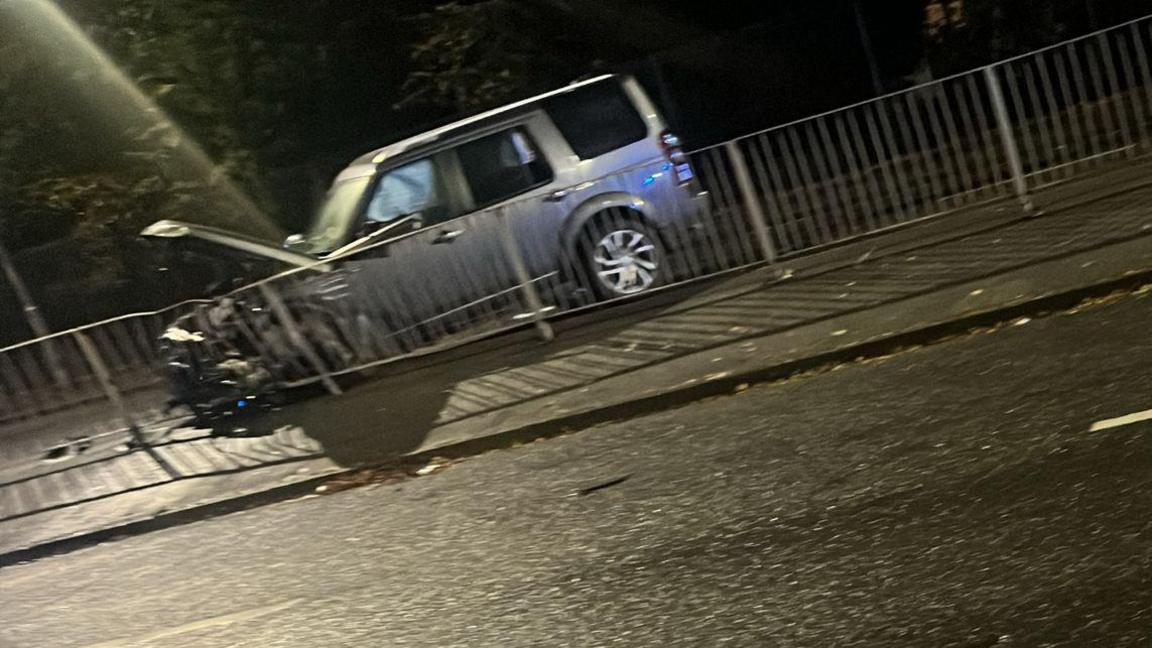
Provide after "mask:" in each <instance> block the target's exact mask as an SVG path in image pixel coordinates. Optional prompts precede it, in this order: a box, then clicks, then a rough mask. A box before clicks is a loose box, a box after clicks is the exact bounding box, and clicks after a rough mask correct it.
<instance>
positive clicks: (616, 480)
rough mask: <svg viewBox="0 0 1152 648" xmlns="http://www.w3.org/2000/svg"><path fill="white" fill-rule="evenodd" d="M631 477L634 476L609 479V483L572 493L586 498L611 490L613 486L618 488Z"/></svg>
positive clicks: (601, 483)
mask: <svg viewBox="0 0 1152 648" xmlns="http://www.w3.org/2000/svg"><path fill="white" fill-rule="evenodd" d="M631 477H632V475H621V476H620V477H613V478H612V479H609V480H608V481H605V482H600V483H599V484H595V485H593V486H588V487H587V488H581V489H580V490H578V491H576V492H575V493H572V496H575V497H584V496H586V495H591V494H592V493H595V492H596V491H602V490H604V489H605V488H611V487H613V486H618V485H620V484H623V483H624V482H626V481H628V480H629V479H630V478H631Z"/></svg>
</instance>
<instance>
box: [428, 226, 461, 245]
mask: <svg viewBox="0 0 1152 648" xmlns="http://www.w3.org/2000/svg"><path fill="white" fill-rule="evenodd" d="M463 233H464V230H462V229H458V230H447V229H446V230H441V232H440V234H439V235H438V236H437V237H436V238H434V239H432V245H442V244H444V243H451V242H452V241H455V240H456V238H457V237H458V236H460V235H461V234H463Z"/></svg>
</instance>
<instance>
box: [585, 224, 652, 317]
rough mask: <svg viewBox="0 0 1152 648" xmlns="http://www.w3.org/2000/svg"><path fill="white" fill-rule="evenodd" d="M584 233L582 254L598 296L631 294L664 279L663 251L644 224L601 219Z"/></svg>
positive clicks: (625, 295) (650, 287)
mask: <svg viewBox="0 0 1152 648" xmlns="http://www.w3.org/2000/svg"><path fill="white" fill-rule="evenodd" d="M588 234H589V236H588V237H587V241H588V242H587V243H586V244H585V246H584V249H583V251H582V256H583V259H584V266H585V269H586V271H587V273H588V279H589V283H590V284H591V287H592V290H593V292H595V294H596V295H597V296H598V297H599V298H600V299H614V298H616V297H627V296H629V295H635V294H638V293H642V292H644V291H647V290H652V289H653V288H658V287H660V286H661V285H663V284H665V283H666V282H667V279H668V273H669V268H668V255H667V252H666V251H665V248H664V245H663V244H662V243H661V241H660V238H659V236H657V235H656V233H655V232H653V231H652V230H651V229H650V228H649V227H648V226H647V225H645V224H643V223H641V222H638V221H635V220H631V219H630V220H628V221H623V222H616V223H612V222H601V223H599V224H598V226H593V227H592V228H590V229H589V231H588Z"/></svg>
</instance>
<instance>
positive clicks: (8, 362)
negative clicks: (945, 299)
mask: <svg viewBox="0 0 1152 648" xmlns="http://www.w3.org/2000/svg"><path fill="white" fill-rule="evenodd" d="M1150 39H1152V18H1145V19H1142V20H1138V21H1135V22H1132V23H1128V24H1125V25H1121V26H1119V27H1116V28H1113V29H1109V30H1105V31H1102V32H1099V33H1096V34H1092V35H1089V36H1086V37H1083V38H1078V39H1075V40H1072V41H1068V42H1066V43H1063V44H1060V45H1057V46H1054V47H1050V48H1046V49H1043V50H1040V51H1037V52H1034V53H1032V54H1028V55H1026V56H1021V57H1017V58H1014V59H1010V60H1007V61H1004V62H1001V63H998V64H996V65H992V66H988V67H986V68H982V69H978V70H974V71H972V72H968V73H965V74H960V75H956V76H952V77H948V78H945V79H940V80H937V81H934V82H932V83H928V84H924V85H921V86H917V87H914V88H911V89H908V90H905V91H902V92H898V93H894V94H890V95H886V96H883V97H879V98H876V99H873V100H870V101H866V102H862V103H859V104H855V105H852V106H847V107H844V108H841V109H838V110H835V111H831V112H828V113H824V114H821V115H817V116H814V117H811V118H808V119H804V120H800V121H797V122H793V123H790V124H785V125H782V126H778V127H775V128H771V129H768V130H765V131H762V132H758V133H754V134H751V135H748V136H745V137H741V138H738V139H735V140H732V141H729V142H725V143H723V144H720V145H716V146H711V147H707V148H704V149H701V150H698V151H695V152H692V153H690V154H688V156H687V159H688V161H689V162H690V164H691V168H692V170H693V173H694V176H695V177H694V179H693V180H692V182H691V183H689V184H687V185H682V184H681V183H680V182H678V181H677V180H678V178H677V177H676V174H677V168H676V166H675V165H674V164H672V163H670V162H669V161H668V160H665V159H659V160H651V161H650V162H648V163H645V164H643V165H639V166H638V167H635V168H630V169H626V170H622V171H620V172H618V173H616V174H613V175H611V176H608V177H604V178H600V179H598V180H596V181H594V182H589V183H586V184H584V185H581V186H580V187H577V188H573V189H572V190H571V191H570V193H571V196H569V197H566V198H564V199H562V200H555V199H549V200H544V199H543V197H542V196H541V195H528V196H526V197H521V198H519V199H516V200H513V201H511V202H508V203H506V204H503V205H500V206H499V207H497V208H493V209H488V210H484V211H481V212H476V213H472V214H467V215H464V216H461V217H459V218H456V219H453V220H451V221H447V222H445V223H440V224H436V225H433V226H430V227H426V228H423V229H420V230H418V231H412V232H410V233H405V234H402V235H398V236H396V237H394V238H392V239H390V240H387V241H383V242H381V243H377V244H375V245H373V246H371V247H368V248H364V249H360V250H357V251H354V252H352V253H350V254H347V255H345V256H342V257H341V258H339V259H330V260H327V261H326V262H325V263H324V264H318V265H317V266H316V267H314V268H304V269H296V270H293V271H291V272H287V273H284V274H281V275H277V276H275V277H272V278H269V279H265V280H262V281H259V282H257V283H255V284H252V285H250V286H246V287H244V288H241V289H239V290H236V291H234V292H232V293H230V294H229V295H227V296H225V297H223V298H221V299H218V300H213V301H211V302H202V303H189V304H183V305H180V306H179V307H173V308H172V309H167V310H165V311H159V312H154V313H146V314H141V315H130V316H124V317H121V318H117V319H115V320H110V321H107V322H100V323H97V324H92V325H90V326H86V327H82V328H79V329H75V330H71V331H67V332H63V333H60V334H57V335H54V336H50V337H48V338H41V339H38V340H33V341H29V342H26V343H24V344H20V345H15V346H12V347H8V348H5V349H0V422H2V421H4V420H7V419H12V418H19V417H23V416H32V415H35V414H37V413H42V412H48V411H53V410H56V409H63V408H67V407H72V406H75V405H76V404H78V403H82V402H86V401H90V400H93V399H102V398H103V399H108V400H110V401H111V402H113V403H116V404H118V411H119V412H120V415H121V416H124V417H125V418H126V420H127V421H128V422H129V423H130V424H135V423H137V422H133V421H131V413H130V412H127V411H126V408H125V407H123V405H122V401H121V395H122V394H124V393H128V392H131V391H133V390H138V389H141V388H148V387H156V386H157V385H158V384H159V382H160V378H159V375H160V374H159V372H158V371H157V369H158V368H159V365H160V364H161V363H162V362H163V359H162V358H161V357H160V356H159V353H158V351H157V342H156V341H157V340H158V338H159V337H160V335H161V333H162V332H163V331H164V330H165V329H167V328H168V327H169V326H170V325H171V324H173V323H174V322H175V323H176V324H177V325H178V326H180V327H181V328H184V329H186V330H187V332H188V333H189V334H191V335H197V334H200V333H204V334H206V337H207V340H206V343H205V344H204V345H203V347H204V348H205V349H206V350H205V351H204V353H205V354H206V356H207V357H206V358H205V360H207V361H209V362H212V363H216V364H219V363H225V364H227V363H241V364H242V365H244V366H245V369H244V370H245V371H256V372H266V373H267V374H268V376H270V377H271V380H273V381H274V382H276V383H277V384H282V385H301V384H306V383H312V382H322V383H323V384H324V385H326V386H327V388H328V389H329V390H331V391H338V390H339V386H338V384H337V383H336V381H335V380H333V377H334V376H339V375H341V374H345V373H350V372H355V371H360V370H362V369H364V368H367V367H371V366H373V365H378V364H381V363H386V362H391V361H394V360H396V359H398V358H405V357H410V356H412V355H413V354H418V353H428V352H433V351H436V350H440V349H444V348H447V347H451V346H455V345H459V344H463V343H467V342H469V341H472V340H475V339H477V338H479V337H482V336H486V335H490V334H492V333H495V332H499V331H504V330H507V329H511V328H515V327H520V326H524V325H527V324H532V325H535V326H536V327H537V328H538V329H539V330H540V333H541V335H542V336H543V337H545V338H550V337H551V335H552V331H551V327H550V325H549V323H548V321H549V319H550V318H552V317H554V316H556V315H559V314H562V313H567V312H572V311H575V310H579V309H585V308H589V307H592V306H596V305H600V304H603V303H604V302H606V301H611V300H614V299H628V298H630V297H632V296H633V294H632V293H633V292H634V290H633V289H635V288H637V287H642V288H645V290H643V291H635V292H636V294H640V292H645V293H646V292H650V291H651V290H653V289H658V288H661V287H667V286H672V285H677V284H680V283H683V282H687V281H693V280H697V279H700V278H704V277H711V276H715V275H718V274H721V273H725V272H731V271H735V270H740V269H744V268H749V267H754V266H757V265H762V264H769V263H775V262H777V261H779V260H781V259H787V258H789V257H793V256H796V255H800V254H805V253H808V252H811V251H812V250H815V249H819V248H823V247H826V246H829V245H834V244H839V243H842V242H844V241H848V240H852V239H855V238H858V237H862V236H868V235H874V234H877V233H879V232H883V231H885V230H888V229H891V228H894V227H902V226H906V225H908V224H911V223H915V222H918V221H921V220H923V219H927V218H933V217H938V216H941V215H943V214H947V213H949V212H952V211H955V210H958V209H963V208H969V207H973V206H978V205H981V204H985V203H990V202H994V201H1013V200H1015V201H1018V202H1019V208H1020V209H1022V210H1033V209H1037V208H1042V207H1043V205H1033V200H1032V197H1031V192H1032V191H1034V190H1035V189H1038V188H1041V187H1045V186H1048V185H1051V184H1053V183H1056V182H1061V181H1064V180H1067V179H1069V178H1072V177H1075V176H1076V175H1078V174H1080V173H1083V172H1085V171H1089V170H1093V169H1097V168H1099V167H1101V166H1103V165H1107V164H1110V163H1114V162H1116V161H1118V162H1119V163H1124V162H1125V161H1128V160H1130V159H1131V158H1134V157H1136V156H1139V155H1144V154H1146V153H1147V152H1148V149H1149V142H1150V140H1149V134H1150V133H1149V124H1150V122H1152V74H1150V71H1149V62H1148V51H1147V43H1148V42H1149V40H1150ZM624 194H627V195H639V196H641V197H642V198H643V200H642V201H639V202H637V203H636V204H628V203H618V202H617V203H612V205H611V206H608V207H605V208H603V209H601V210H599V211H598V212H597V213H595V214H593V215H592V217H591V218H590V220H588V221H587V222H586V223H582V224H581V226H580V227H576V228H569V229H566V228H565V227H566V225H567V224H568V221H570V220H571V219H573V218H575V217H574V216H572V215H571V214H572V212H571V209H572V208H573V207H574V206H575V204H576V203H578V202H579V200H580V199H581V197H582V196H589V197H590V196H594V195H624ZM553 198H554V195H553ZM654 208H656V209H655V211H656V212H658V213H653V209H654ZM49 346H51V347H52V352H51V353H50V352H48V348H49ZM52 357H58V358H62V360H60V362H62V363H63V367H62V368H63V375H65V376H66V378H67V379H66V380H61V379H60V378H59V376H60V375H61V372H60V371H57V370H55V369H59V368H58V367H57V368H54V367H51V366H49V365H48V359H49V358H52Z"/></svg>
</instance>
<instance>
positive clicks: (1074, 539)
mask: <svg viewBox="0 0 1152 648" xmlns="http://www.w3.org/2000/svg"><path fill="white" fill-rule="evenodd" d="M1150 321H1152V297H1150V298H1144V297H1139V298H1127V299H1124V300H1123V301H1120V302H1118V303H1114V304H1110V305H1103V306H1098V307H1095V308H1092V309H1089V310H1085V311H1082V312H1080V313H1078V314H1068V315H1058V316H1053V317H1050V318H1045V319H1041V320H1036V321H1032V322H1028V323H1024V324H1021V325H1018V326H1010V327H1006V328H1004V329H1002V330H999V331H996V332H991V333H978V334H974V335H971V336H966V337H964V338H962V339H957V340H953V341H949V342H945V343H941V344H938V345H935V346H932V347H929V348H923V349H918V350H914V351H909V352H907V353H903V354H900V355H897V356H894V357H890V358H887V359H883V360H878V361H871V362H867V363H862V364H855V365H852V366H845V367H841V368H839V369H837V370H835V371H830V372H826V373H820V374H816V375H810V376H806V377H800V378H796V379H793V380H791V381H788V382H786V383H781V384H776V385H767V386H761V387H754V388H752V389H750V390H747V391H744V392H742V393H739V394H735V395H733V396H729V397H725V398H718V399H714V400H710V401H707V402H701V403H696V404H692V405H688V406H685V407H683V408H681V409H678V410H675V411H668V412H664V413H660V414H657V415H652V416H647V417H643V418H639V419H636V420H632V421H627V422H622V423H617V424H612V425H605V426H602V427H599V428H595V429H592V430H586V431H582V432H578V433H574V434H571V435H568V436H565V437H562V438H558V439H553V440H550V441H544V442H540V443H536V444H532V445H529V446H526V447H521V448H514V449H510V450H504V451H498V452H493V453H489V454H487V455H484V456H481V457H477V458H474V459H472V460H469V461H465V462H462V463H460V464H457V465H455V466H452V467H449V468H447V469H445V470H443V471H441V472H438V473H436V474H433V475H431V476H427V477H421V478H417V479H412V480H409V481H406V482H403V483H400V484H389V485H380V486H375V487H368V488H363V489H357V490H351V491H346V492H342V493H338V494H335V495H330V496H325V497H313V498H308V499H304V500H300V501H295V502H288V503H284V504H279V505H275V506H271V507H266V508H262V509H256V510H252V511H247V512H244V513H238V514H234V515H230V516H226V517H223V518H219V519H215V520H209V521H204V522H199V523H195V524H191V525H188V526H184V527H180V528H175V529H171V530H167V531H160V532H155V533H152V534H148V535H144V536H140V537H136V538H129V539H124V540H121V541H118V542H111V543H108V544H105V545H101V546H98V547H93V548H90V549H85V550H82V551H78V552H75V553H71V554H67V555H61V556H57V557H53V558H48V559H44V560H41V561H38V562H35V563H30V564H26V565H18V566H15V567H10V568H5V569H3V570H0V646H3V647H4V648H14V647H19V648H32V647H36V648H39V647H43V646H50V647H60V648H64V647H71V646H85V647H91V646H133V647H144V646H147V647H155V646H180V647H196V648H199V647H211V648H217V647H220V648H222V647H225V646H261V647H266V648H275V647H289V646H291V647H307V648H316V647H320V646H325V647H328V646H333V647H336V646H414V647H415V646H418V647H425V646H427V647H432V646H435V647H444V646H469V647H485V646H491V647H493V648H495V647H500V648H507V647H515V646H581V647H584V646H693V647H697V646H889V645H890V646H931V647H939V646H964V647H978V646H1076V647H1083V646H1109V647H1111V646H1148V645H1152V421H1140V420H1139V419H1140V418H1141V417H1139V416H1134V417H1129V418H1120V417H1125V416H1128V415H1131V414H1136V413H1140V412H1144V411H1147V410H1149V409H1152V390H1149V389H1148V385H1149V382H1148V377H1149V368H1150V367H1152V339H1150V338H1149V335H1148V330H1149V322H1150ZM1116 419H1119V420H1116ZM1102 421H1108V422H1104V423H1102ZM1094 426H1095V428H1096V429H1093V428H1094ZM624 477H627V479H626V480H624V481H620V479H621V478H624ZM611 482H618V483H615V484H614V485H610V486H607V487H604V488H601V489H598V490H594V491H592V492H587V493H586V494H583V495H581V494H580V493H581V492H582V491H583V490H584V489H589V488H592V487H595V486H597V485H601V484H606V483H611Z"/></svg>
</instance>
